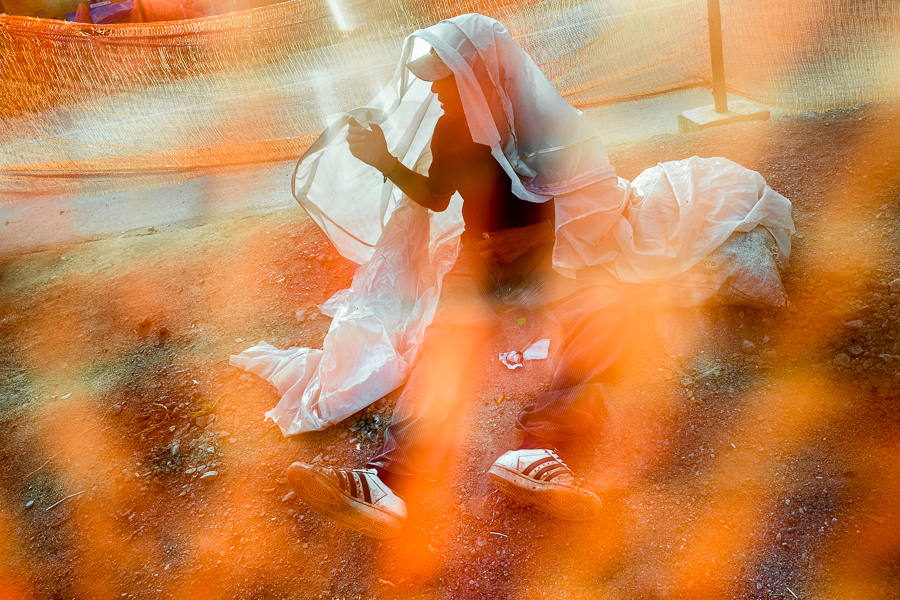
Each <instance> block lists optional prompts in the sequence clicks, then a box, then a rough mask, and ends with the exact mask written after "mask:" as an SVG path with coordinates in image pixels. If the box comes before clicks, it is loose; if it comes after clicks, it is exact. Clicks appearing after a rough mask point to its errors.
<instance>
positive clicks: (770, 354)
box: [763, 348, 778, 358]
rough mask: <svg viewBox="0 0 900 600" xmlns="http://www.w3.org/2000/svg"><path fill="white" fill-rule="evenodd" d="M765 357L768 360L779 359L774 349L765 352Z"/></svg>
mask: <svg viewBox="0 0 900 600" xmlns="http://www.w3.org/2000/svg"><path fill="white" fill-rule="evenodd" d="M763 356H765V357H766V358H778V351H777V350H775V349H774V348H769V349H767V350H766V351H765V352H763Z"/></svg>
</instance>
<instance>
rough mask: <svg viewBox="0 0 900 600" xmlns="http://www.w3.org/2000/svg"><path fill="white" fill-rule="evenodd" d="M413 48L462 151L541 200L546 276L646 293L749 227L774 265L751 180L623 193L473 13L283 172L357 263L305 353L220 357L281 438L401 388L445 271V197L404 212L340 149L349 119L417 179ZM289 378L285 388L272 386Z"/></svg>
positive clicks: (784, 229)
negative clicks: (320, 339) (453, 109)
mask: <svg viewBox="0 0 900 600" xmlns="http://www.w3.org/2000/svg"><path fill="white" fill-rule="evenodd" d="M416 38H420V39H421V40H425V41H427V42H428V43H429V44H430V45H431V46H432V47H433V48H434V50H435V51H436V52H437V54H438V55H439V56H440V58H441V59H442V60H443V61H444V62H445V64H447V66H448V67H450V68H451V69H452V70H453V72H454V75H455V77H456V81H457V85H458V86H459V89H460V96H461V98H462V101H463V108H464V110H465V114H466V119H467V121H468V123H469V128H470V130H471V134H472V137H473V140H475V141H476V142H478V143H481V144H485V145H487V146H490V148H491V151H492V155H493V157H494V159H495V160H497V162H498V164H499V165H500V166H501V167H502V168H503V169H504V170H505V171H506V172H507V173H508V174H509V175H510V178H511V184H512V191H513V193H514V194H516V195H517V196H518V197H519V198H522V199H524V200H528V201H532V202H543V201H546V200H548V199H550V198H554V202H555V207H556V213H555V214H556V243H555V246H554V251H553V264H554V268H556V269H557V271H559V272H560V273H563V274H564V275H567V276H575V275H576V274H577V272H578V270H579V269H581V268H585V267H593V266H596V267H599V268H604V269H606V270H609V271H610V272H611V273H613V274H614V275H615V276H616V277H617V278H618V279H620V280H621V281H625V282H640V283H661V282H663V281H665V280H667V279H669V278H671V277H674V276H676V275H678V274H679V273H683V272H685V271H686V270H688V269H689V268H691V267H692V266H693V265H695V264H697V263H698V262H699V261H700V260H702V259H703V258H704V257H705V256H707V255H709V254H710V253H711V252H712V251H713V250H715V248H717V247H718V246H719V245H721V244H722V243H723V242H725V240H727V239H728V238H729V236H731V235H732V234H733V233H735V232H749V231H752V230H753V229H754V228H756V227H757V226H763V227H765V228H766V229H767V230H768V231H769V232H770V233H771V234H772V236H773V237H774V239H775V241H776V242H777V245H778V246H779V248H780V252H781V255H782V256H783V257H784V259H785V260H786V259H787V258H788V257H789V255H790V235H791V233H793V223H792V221H791V216H790V208H791V206H790V202H789V201H788V200H787V199H786V198H784V197H783V196H782V195H780V194H778V193H777V192H775V191H774V190H772V189H771V188H770V187H769V186H768V185H766V183H765V181H764V180H763V178H762V177H761V176H760V175H759V174H758V173H755V172H753V171H750V170H748V169H745V168H743V167H741V166H740V165H737V164H735V163H733V162H731V161H728V160H725V159H722V158H708V159H701V158H697V157H693V158H690V159H687V160H681V161H674V162H668V163H662V164H660V165H658V166H656V167H653V168H651V169H648V170H647V171H645V172H644V173H643V174H641V175H639V176H638V177H637V178H636V179H635V180H634V182H633V183H629V182H627V181H625V180H623V179H617V178H616V176H615V170H614V169H613V168H612V166H610V164H609V160H608V158H607V155H606V151H605V150H604V148H603V145H602V143H601V141H600V140H599V138H598V137H597V136H596V134H595V133H594V132H592V131H591V130H590V128H589V127H588V125H587V122H586V121H585V119H584V118H583V115H582V113H581V112H580V111H578V110H576V109H574V108H572V107H571V106H569V105H568V104H567V103H566V102H565V101H564V100H563V99H562V97H561V96H560V95H559V93H558V92H557V91H556V89H555V88H554V87H553V85H552V84H551V83H550V82H549V80H548V79H547V78H546V77H545V76H544V75H543V73H542V72H541V71H540V69H539V68H538V67H537V65H536V64H535V63H534V61H533V60H531V59H530V58H529V57H528V55H527V54H526V53H525V52H524V51H523V50H522V48H520V47H519V46H518V45H517V44H516V42H515V41H514V40H513V39H512V38H511V36H510V35H509V33H508V32H507V31H506V29H505V28H504V27H503V26H502V25H500V24H499V23H497V22H496V21H494V20H492V19H488V18H486V17H482V16H480V15H464V16H461V17H456V18H454V19H450V20H448V21H443V22H441V23H439V24H437V25H435V26H433V27H429V28H428V29H426V30H422V31H418V32H416V33H415V34H413V36H410V37H409V38H408V39H407V41H406V43H405V44H404V47H403V51H402V53H401V58H400V62H399V64H398V66H397V69H396V71H395V72H394V77H393V79H392V80H391V82H390V84H389V85H388V86H387V87H386V88H384V90H382V92H381V93H380V94H379V95H378V96H377V97H376V98H374V99H373V101H372V102H370V103H369V104H368V105H367V106H364V107H360V108H358V109H354V110H353V111H350V113H348V114H344V115H338V116H335V117H334V118H332V119H331V121H330V125H329V127H328V129H326V131H325V132H323V134H322V135H321V136H320V138H319V139H318V140H317V141H316V142H315V143H314V144H313V145H312V146H311V147H310V149H309V150H308V152H307V153H306V154H305V155H304V157H303V158H302V159H301V161H300V163H299V164H298V167H297V172H296V174H295V177H294V181H293V184H294V195H295V197H296V198H297V200H298V201H299V202H300V204H301V205H302V206H303V207H304V208H306V209H307V210H308V212H309V214H310V216H311V217H312V218H313V219H314V220H315V221H316V223H318V224H319V225H320V226H321V227H322V229H323V231H324V232H325V234H326V235H327V236H328V237H329V239H331V241H332V242H333V243H334V244H335V246H336V247H337V248H338V250H339V251H340V252H341V253H342V254H343V255H344V256H345V257H347V258H349V259H350V260H353V261H355V262H359V263H366V264H364V265H363V266H362V267H361V268H360V270H359V272H358V273H357V275H356V277H355V278H354V281H353V284H352V286H351V288H350V289H349V290H345V292H342V293H341V294H338V295H337V296H336V297H335V298H334V299H332V300H331V301H329V303H328V304H327V306H326V307H325V309H326V311H332V314H333V317H334V319H333V321H332V324H331V328H330V330H329V332H328V335H327V337H326V339H325V343H324V345H323V349H322V354H321V355H320V356H319V355H316V354H315V352H316V351H306V352H303V351H302V349H294V350H293V351H287V352H288V354H282V353H281V351H278V352H275V353H272V354H271V356H270V357H268V358H267V357H266V356H265V351H266V347H264V346H256V347H254V348H253V349H250V350H248V351H247V352H245V353H242V354H241V355H238V356H237V357H233V358H232V361H233V363H234V364H237V365H238V366H242V365H246V367H245V368H248V370H251V372H255V373H258V374H261V375H262V376H264V377H266V378H267V379H269V380H270V381H272V383H273V384H274V385H276V387H279V386H281V387H280V388H279V391H281V388H286V391H285V392H284V393H283V396H282V400H281V402H279V404H278V406H277V407H276V408H275V409H273V410H272V411H270V412H269V413H267V416H268V417H269V418H272V419H273V420H275V422H276V423H278V425H279V426H280V427H281V429H282V432H283V433H284V434H285V435H291V434H294V433H299V432H301V431H309V430H314V429H321V428H323V427H326V426H328V425H329V424H331V423H334V422H337V421H339V420H341V419H343V418H345V417H347V416H349V415H350V414H352V413H353V412H355V411H357V410H359V409H361V408H363V407H365V406H366V405H368V404H370V403H372V402H374V401H375V400H377V399H378V398H380V397H381V396H382V395H384V394H386V393H388V392H390V391H391V390H393V389H394V388H396V387H397V386H399V385H400V384H402V383H403V381H404V380H405V378H406V376H407V375H408V373H409V370H410V366H411V365H412V364H413V362H414V360H415V357H416V352H417V349H418V344H419V342H420V341H421V339H422V334H423V332H424V329H425V327H427V326H428V324H429V323H430V322H431V318H432V316H433V314H434V309H435V308H436V301H437V297H438V295H439V291H440V278H441V276H442V273H443V272H445V271H446V270H448V269H449V267H450V266H451V265H452V262H453V256H454V254H453V252H452V251H450V250H448V249H449V248H455V243H456V237H455V236H456V235H457V234H458V233H459V232H460V231H461V227H462V220H461V213H460V210H459V199H458V198H456V199H455V200H454V203H453V204H452V206H451V208H450V209H448V210H447V211H445V212H443V213H434V214H431V215H429V214H427V212H426V211H425V210H424V209H421V208H420V207H418V206H412V205H409V204H405V203H404V202H405V201H404V199H403V195H402V194H401V193H400V191H399V190H398V189H397V188H396V187H395V186H394V185H393V184H392V183H391V182H390V181H386V180H384V179H383V178H382V175H381V174H380V173H379V172H378V171H377V170H375V169H374V168H372V167H369V166H368V165H365V164H363V163H362V162H360V161H358V160H356V159H355V158H354V157H353V156H352V155H351V154H350V152H349V150H348V146H347V143H346V134H347V123H348V120H349V118H350V116H353V118H355V119H356V120H358V121H360V122H361V123H367V122H375V123H379V124H380V125H381V128H382V129H383V131H384V132H385V136H386V140H387V144H388V148H389V150H390V151H391V153H392V154H393V155H394V156H396V157H397V158H399V159H400V160H401V161H402V162H403V164H404V165H406V166H407V167H409V168H412V169H414V170H417V171H419V172H422V173H424V172H426V171H427V168H428V165H429V164H430V152H429V147H430V141H431V136H432V134H433V131H434V125H435V123H436V122H437V119H438V118H439V117H440V114H441V113H440V108H439V105H438V103H437V102H436V101H435V98H434V95H433V94H431V92H430V89H429V85H428V84H427V83H426V82H423V81H420V80H418V79H416V78H415V77H413V76H412V74H411V73H410V72H409V71H408V70H407V69H406V67H405V64H406V62H407V61H408V60H409V59H410V58H411V57H412V56H413V55H414V52H413V50H414V46H416ZM419 43H420V44H421V42H419ZM418 51H424V50H423V49H421V48H420V49H419V50H418ZM418 51H417V52H418ZM251 351H252V352H251ZM292 352H293V353H292ZM316 360H318V364H317V365H316V366H315V367H313V361H316ZM254 369H255V370H254ZM291 374H293V375H294V376H295V377H296V381H295V382H294V383H293V385H288V384H289V383H290V377H289V375H291Z"/></svg>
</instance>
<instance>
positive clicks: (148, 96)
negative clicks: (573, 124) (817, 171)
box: [0, 0, 900, 204]
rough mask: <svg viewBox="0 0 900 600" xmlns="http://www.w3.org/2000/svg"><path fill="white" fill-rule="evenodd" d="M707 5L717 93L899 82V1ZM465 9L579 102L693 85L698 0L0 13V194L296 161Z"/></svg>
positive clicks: (705, 54) (145, 181) (825, 91)
mask: <svg viewBox="0 0 900 600" xmlns="http://www.w3.org/2000/svg"><path fill="white" fill-rule="evenodd" d="M721 2H722V15H723V35H724V45H725V69H726V79H727V81H728V86H729V89H730V90H731V91H732V92H735V93H738V94H740V95H743V96H746V97H748V98H751V99H754V100H756V101H759V102H762V103H764V104H767V105H770V106H777V107H785V108H790V109H794V110H809V109H825V108H832V107H841V106H851V105H854V104H858V103H860V102H864V101H870V100H879V99H885V98H890V97H895V96H898V95H900V44H898V42H897V40H898V39H900V3H897V2H895V1H894V0H873V1H871V2H866V3H859V2H855V1H850V0H831V1H828V2H822V1H821V0H796V1H794V2H789V3H785V2H782V1H781V0H721ZM464 12H481V13H483V14H487V15H489V16H492V17H494V18H496V19H498V20H500V21H501V22H503V23H505V24H506V26H507V27H508V28H509V29H510V31H511V32H512V33H513V35H514V36H516V38H517V40H518V41H519V43H520V44H521V45H522V46H523V47H524V48H525V49H526V50H527V51H528V52H529V53H530V54H531V55H532V56H533V57H534V58H535V59H536V61H537V62H538V64H539V65H540V66H541V68H542V69H543V70H544V71H545V72H546V73H547V74H548V76H549V77H550V79H551V80H552V81H553V82H554V84H555V85H556V86H557V87H558V88H559V89H560V90H561V91H562V93H563V95H564V97H566V98H567V99H568V100H569V102H570V103H572V104H573V105H575V106H578V107H581V108H586V107H591V106H597V105H600V104H609V103H615V102H621V101H625V100H630V99H636V98H641V97H647V96H652V95H655V94H662V93H667V92H673V91H678V90H683V89H688V88H693V87H704V86H705V87H708V86H709V83H710V82H709V80H710V68H709V46H708V40H707V24H706V2H704V1H703V0H675V1H669V2H666V1H662V0H658V1H654V0H595V1H591V2H579V1H577V0H569V1H566V0H545V1H540V0H508V1H500V2H488V1H487V0H483V1H480V0H468V1H465V2H449V1H446V0H444V1H440V2H437V3H431V2H427V3H426V2H413V1H411V0H401V1H400V2H396V1H393V2H386V1H374V2H369V1H367V2H361V1H356V2H343V1H342V0H327V1H325V2H322V1H316V0H295V1H291V2H286V3H283V4H278V5H274V6H269V7H265V8H259V9H254V10H250V11H244V12H238V13H231V14H227V15H222V16H218V17H210V18H205V19H195V20H190V21H174V22H161V23H142V24H120V25H105V26H104V25H91V24H83V23H66V22H62V21H53V20H44V19H34V18H29V17H17V16H7V15H2V16H0V72H2V73H3V76H2V78H0V114H2V115H3V120H2V121H0V204H10V203H17V202H23V201H27V200H29V199H31V198H34V197H37V196H45V195H47V194H54V195H76V194H84V193H97V192H109V191H116V190H122V189H131V188H137V187H145V186H150V185H159V184H162V183H172V182H175V181H179V180H184V179H186V178H190V177H195V176H198V175H201V174H204V173H208V172H211V171H215V170H219V169H235V168H246V167H248V166H250V165H258V164H262V163H271V162H278V161H287V160H292V159H295V158H296V157H298V156H299V155H300V154H301V153H302V152H303V150H304V149H305V148H306V147H307V146H308V145H309V144H310V143H311V141H312V140H313V139H315V136H316V135H318V132H319V131H321V130H322V129H323V128H324V125H325V117H326V116H327V115H329V114H332V113H335V112H339V111H343V110H347V109H349V108H352V107H354V106H359V105H362V104H364V103H366V102H367V101H368V100H369V99H370V98H372V97H373V96H374V95H375V94H376V93H377V91H378V90H379V89H380V88H381V87H382V86H383V85H384V84H385V83H386V82H387V81H388V80H389V79H390V76H391V73H392V72H393V69H394V68H395V66H396V60H397V57H398V55H399V50H400V46H401V43H402V40H403V39H404V37H405V36H407V35H408V34H410V33H411V32H413V31H414V30H416V29H418V28H420V27H425V26H427V25H429V24H432V23H434V22H436V21H438V20H440V19H441V18H444V17H448V16H452V15H455V14H459V13H464ZM673 119H674V115H673Z"/></svg>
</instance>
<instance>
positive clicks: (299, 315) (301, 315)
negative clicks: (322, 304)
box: [294, 310, 306, 323]
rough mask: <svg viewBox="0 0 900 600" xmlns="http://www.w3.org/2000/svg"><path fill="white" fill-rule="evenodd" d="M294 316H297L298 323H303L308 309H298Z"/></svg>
mask: <svg viewBox="0 0 900 600" xmlns="http://www.w3.org/2000/svg"><path fill="white" fill-rule="evenodd" d="M294 316H295V317H297V322H298V323H303V322H304V321H306V311H305V310H298V311H297V312H295V313H294Z"/></svg>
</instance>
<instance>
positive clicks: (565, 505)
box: [488, 465, 603, 521]
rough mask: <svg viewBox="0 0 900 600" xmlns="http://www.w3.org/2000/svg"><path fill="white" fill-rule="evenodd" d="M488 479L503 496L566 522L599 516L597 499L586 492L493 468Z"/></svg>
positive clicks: (496, 466) (499, 467)
mask: <svg viewBox="0 0 900 600" xmlns="http://www.w3.org/2000/svg"><path fill="white" fill-rule="evenodd" d="M488 478H489V479H490V480H491V482H492V483H493V484H494V486H496V488H497V489H498V490H499V491H500V492H501V493H502V494H504V495H506V496H508V497H510V498H512V499H513V500H516V501H517V502H521V503H522V504H527V505H529V506H533V507H535V508H536V509H538V510H541V511H543V512H545V513H548V514H550V515H553V516H554V517H557V518H559V519H565V520H567V521H590V520H591V519H596V518H597V517H599V516H600V508H601V506H602V505H603V503H602V501H601V500H600V498H598V497H597V496H595V495H594V494H592V493H591V492H588V491H587V490H574V489H572V488H570V487H568V486H559V485H554V484H553V483H549V482H547V483H538V482H535V481H534V480H532V479H528V478H527V477H525V476H523V475H522V474H521V473H519V472H517V471H514V470H513V469H510V468H507V467H502V466H498V465H493V466H492V467H491V468H490V469H489V470H488Z"/></svg>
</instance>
